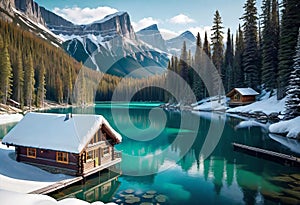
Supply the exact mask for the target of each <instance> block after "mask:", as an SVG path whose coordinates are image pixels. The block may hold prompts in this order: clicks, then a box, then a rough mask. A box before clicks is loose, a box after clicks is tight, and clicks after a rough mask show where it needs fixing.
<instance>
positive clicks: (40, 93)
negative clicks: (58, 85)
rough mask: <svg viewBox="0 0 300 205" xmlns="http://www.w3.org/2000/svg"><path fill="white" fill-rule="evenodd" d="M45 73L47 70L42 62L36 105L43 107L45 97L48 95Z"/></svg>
mask: <svg viewBox="0 0 300 205" xmlns="http://www.w3.org/2000/svg"><path fill="white" fill-rule="evenodd" d="M45 75H46V70H45V66H44V63H42V64H41V67H40V70H39V74H38V87H37V93H36V106H37V107H41V106H43V104H44V99H45V96H46V89H45Z"/></svg>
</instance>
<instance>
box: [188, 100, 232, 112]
mask: <svg viewBox="0 0 300 205" xmlns="http://www.w3.org/2000/svg"><path fill="white" fill-rule="evenodd" d="M219 98H220V102H219ZM226 101H227V100H226V97H225V96H221V97H219V96H214V97H209V98H205V99H203V100H201V101H199V102H197V103H194V104H192V106H194V107H193V110H195V111H224V110H226V109H227V106H226Z"/></svg>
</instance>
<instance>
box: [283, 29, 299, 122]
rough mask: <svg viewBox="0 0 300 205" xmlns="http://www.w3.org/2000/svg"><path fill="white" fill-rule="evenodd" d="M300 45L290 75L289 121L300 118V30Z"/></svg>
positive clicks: (287, 106) (288, 91)
mask: <svg viewBox="0 0 300 205" xmlns="http://www.w3.org/2000/svg"><path fill="white" fill-rule="evenodd" d="M298 33H299V34H298V44H297V48H296V55H295V57H294V65H293V70H292V72H291V75H290V81H289V86H288V89H287V101H286V103H285V106H286V115H285V117H286V118H287V119H291V118H294V117H297V116H300V28H299V32H298Z"/></svg>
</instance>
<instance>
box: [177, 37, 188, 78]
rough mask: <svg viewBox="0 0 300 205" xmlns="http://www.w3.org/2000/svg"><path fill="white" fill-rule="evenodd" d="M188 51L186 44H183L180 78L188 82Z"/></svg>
mask: <svg viewBox="0 0 300 205" xmlns="http://www.w3.org/2000/svg"><path fill="white" fill-rule="evenodd" d="M187 58H188V55H187V50H186V42H185V41H184V42H183V46H182V49H181V55H180V61H179V69H180V76H181V77H182V78H183V79H184V80H185V82H187V83H189V82H188V64H187Z"/></svg>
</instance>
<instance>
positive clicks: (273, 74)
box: [262, 0, 279, 91]
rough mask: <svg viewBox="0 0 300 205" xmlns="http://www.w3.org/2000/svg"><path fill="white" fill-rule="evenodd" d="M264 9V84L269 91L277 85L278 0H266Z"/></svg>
mask: <svg viewBox="0 0 300 205" xmlns="http://www.w3.org/2000/svg"><path fill="white" fill-rule="evenodd" d="M262 11H263V15H262V24H263V32H262V41H263V46H262V84H263V85H264V88H265V89H266V90H267V91H271V90H274V89H275V88H276V85H277V82H276V79H277V69H278V38H279V15H278V2H277V0H264V1H263V6H262Z"/></svg>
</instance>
